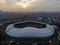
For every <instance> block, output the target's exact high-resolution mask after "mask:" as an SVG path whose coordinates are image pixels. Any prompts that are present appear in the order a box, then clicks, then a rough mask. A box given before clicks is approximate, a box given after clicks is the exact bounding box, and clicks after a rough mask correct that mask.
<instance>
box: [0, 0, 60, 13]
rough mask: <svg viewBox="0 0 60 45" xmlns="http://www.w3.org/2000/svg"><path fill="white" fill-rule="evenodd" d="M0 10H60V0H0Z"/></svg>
mask: <svg viewBox="0 0 60 45" xmlns="http://www.w3.org/2000/svg"><path fill="white" fill-rule="evenodd" d="M0 10H3V11H21V12H29V11H32V12H39V11H45V12H60V0H0Z"/></svg>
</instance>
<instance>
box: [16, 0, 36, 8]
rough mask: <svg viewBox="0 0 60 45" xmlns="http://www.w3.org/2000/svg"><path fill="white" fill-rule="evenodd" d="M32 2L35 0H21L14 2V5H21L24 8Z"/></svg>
mask: <svg viewBox="0 0 60 45" xmlns="http://www.w3.org/2000/svg"><path fill="white" fill-rule="evenodd" d="M33 2H35V0H21V1H20V2H16V5H18V6H21V7H22V8H26V7H28V6H30V4H32V3H33ZM32 5H33V4H32Z"/></svg>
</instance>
